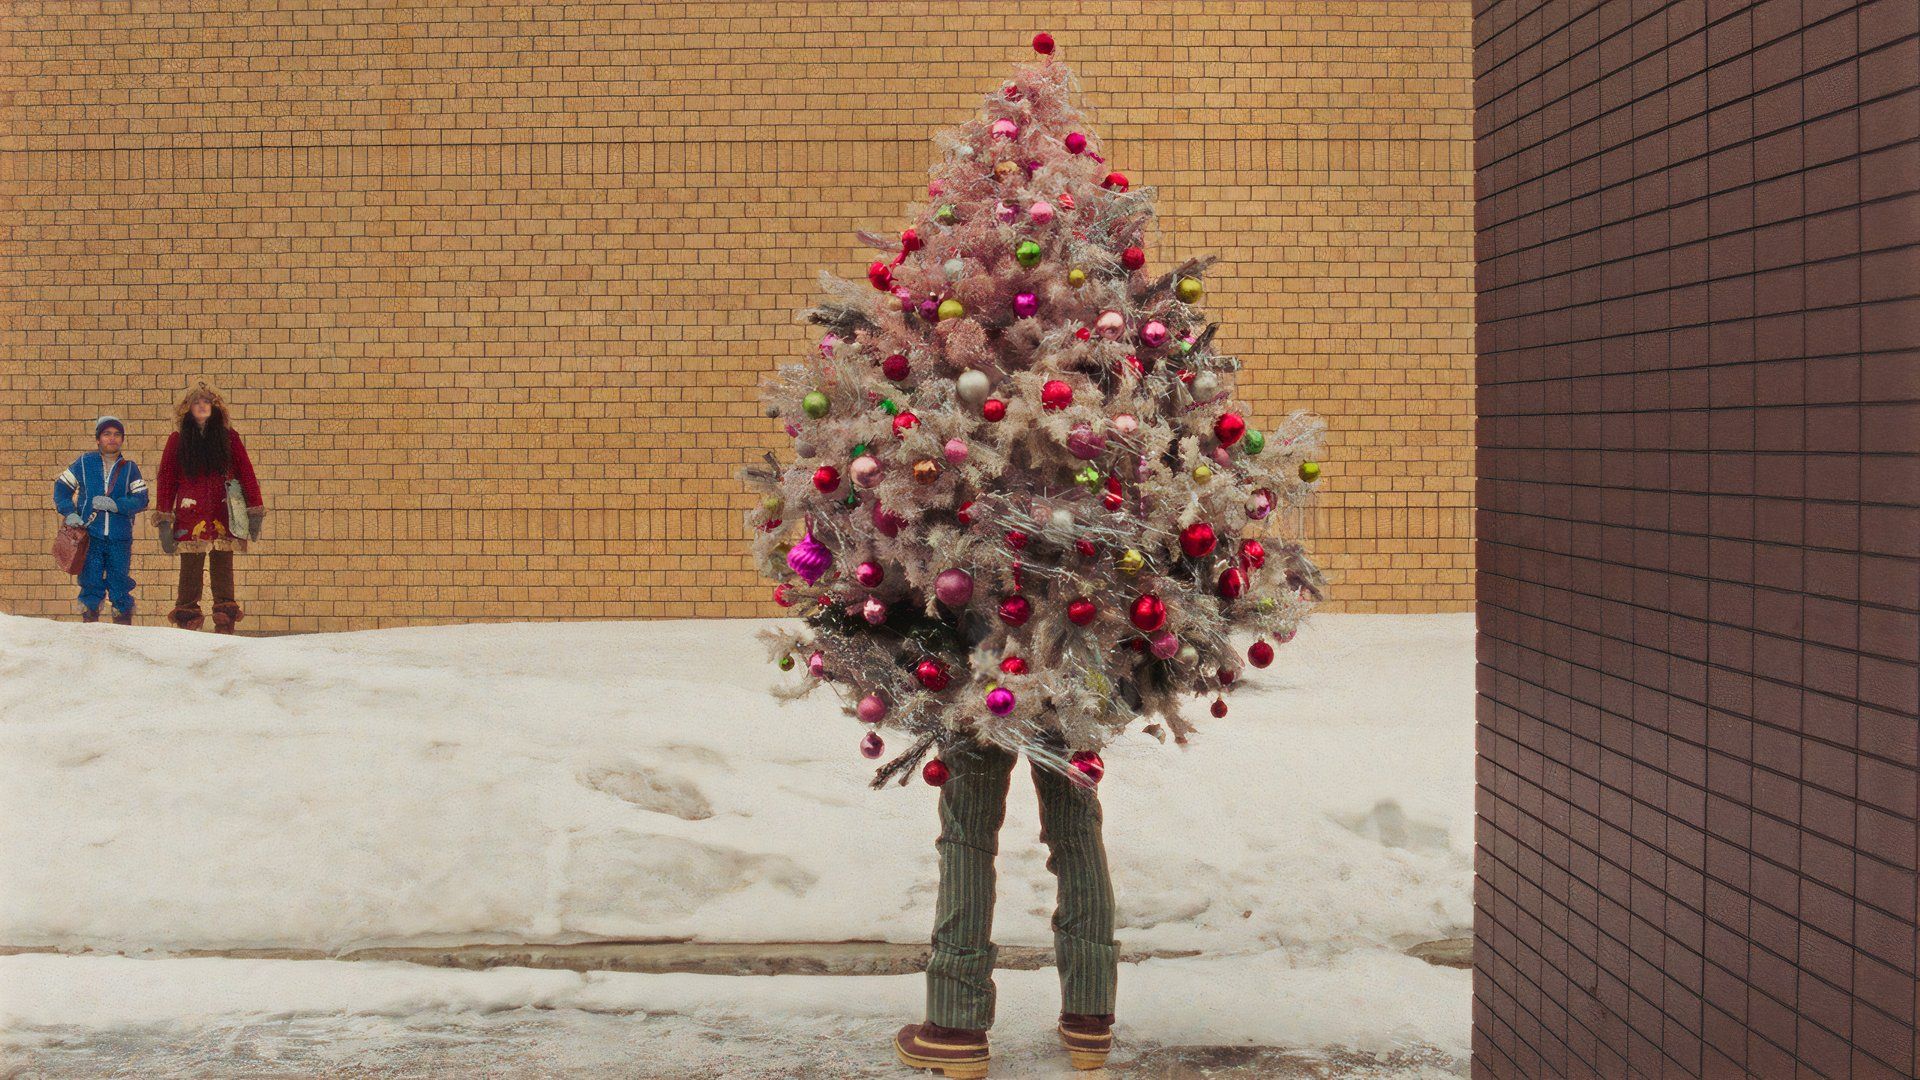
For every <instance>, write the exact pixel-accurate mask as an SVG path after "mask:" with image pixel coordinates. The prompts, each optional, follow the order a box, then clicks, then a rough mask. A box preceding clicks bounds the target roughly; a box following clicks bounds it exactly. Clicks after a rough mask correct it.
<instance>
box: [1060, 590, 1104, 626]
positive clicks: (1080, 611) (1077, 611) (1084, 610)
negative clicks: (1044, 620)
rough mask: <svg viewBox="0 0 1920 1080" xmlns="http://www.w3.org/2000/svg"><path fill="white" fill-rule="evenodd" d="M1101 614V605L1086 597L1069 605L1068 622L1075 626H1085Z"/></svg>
mask: <svg viewBox="0 0 1920 1080" xmlns="http://www.w3.org/2000/svg"><path fill="white" fill-rule="evenodd" d="M1099 614H1100V605H1098V604H1095V603H1094V602H1093V601H1091V600H1089V599H1087V598H1086V597H1084V596H1083V597H1081V598H1079V599H1078V600H1075V601H1073V602H1072V603H1070V604H1068V605H1067V621H1069V622H1071V623H1073V625H1075V626H1085V625H1087V624H1088V623H1090V622H1092V621H1093V620H1094V617H1095V616H1096V615H1099Z"/></svg>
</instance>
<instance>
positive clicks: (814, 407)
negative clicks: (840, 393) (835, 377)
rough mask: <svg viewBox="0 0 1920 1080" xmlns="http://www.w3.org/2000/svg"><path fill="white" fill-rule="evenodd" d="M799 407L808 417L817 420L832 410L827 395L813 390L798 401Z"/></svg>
mask: <svg viewBox="0 0 1920 1080" xmlns="http://www.w3.org/2000/svg"><path fill="white" fill-rule="evenodd" d="M800 407H801V408H802V409H805V410H806V412H807V415H808V416H811V417H813V418H814V419H815V420H818V419H820V418H821V417H823V416H825V415H827V411H828V410H829V409H831V408H833V403H832V402H830V401H828V400H827V395H825V394H823V393H821V392H820V391H818V390H815V391H814V392H813V393H811V394H808V395H807V396H806V397H804V398H801V399H800Z"/></svg>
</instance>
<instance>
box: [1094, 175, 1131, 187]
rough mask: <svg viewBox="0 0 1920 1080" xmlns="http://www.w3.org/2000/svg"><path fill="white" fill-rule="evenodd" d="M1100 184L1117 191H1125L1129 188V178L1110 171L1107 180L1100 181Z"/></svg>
mask: <svg viewBox="0 0 1920 1080" xmlns="http://www.w3.org/2000/svg"><path fill="white" fill-rule="evenodd" d="M1100 186H1101V187H1103V188H1112V189H1113V190H1115V191H1125V190H1127V178H1126V177H1125V176H1124V175H1122V174H1120V173H1117V172H1110V173H1108V174H1107V178H1106V179H1105V180H1102V181H1100Z"/></svg>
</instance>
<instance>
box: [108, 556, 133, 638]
mask: <svg viewBox="0 0 1920 1080" xmlns="http://www.w3.org/2000/svg"><path fill="white" fill-rule="evenodd" d="M106 546H107V547H108V548H111V549H112V550H110V551H108V552H107V558H106V586H107V596H108V597H109V598H110V599H112V601H113V613H114V614H113V621H114V622H117V623H130V622H132V621H133V573H132V571H133V541H131V540H124V541H122V540H116V541H114V542H113V543H111V544H108V545H106Z"/></svg>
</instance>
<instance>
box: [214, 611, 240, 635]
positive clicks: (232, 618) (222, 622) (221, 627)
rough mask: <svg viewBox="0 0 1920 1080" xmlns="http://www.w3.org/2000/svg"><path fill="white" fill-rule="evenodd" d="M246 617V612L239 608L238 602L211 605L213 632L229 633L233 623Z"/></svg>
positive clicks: (231, 631)
mask: <svg viewBox="0 0 1920 1080" xmlns="http://www.w3.org/2000/svg"><path fill="white" fill-rule="evenodd" d="M246 617H247V616H246V613H245V612H243V611H241V610H240V605H239V604H215V605H213V632H214V633H216V634H231V633H233V624H234V623H237V622H239V621H240V620H241V619H244V618H246Z"/></svg>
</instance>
